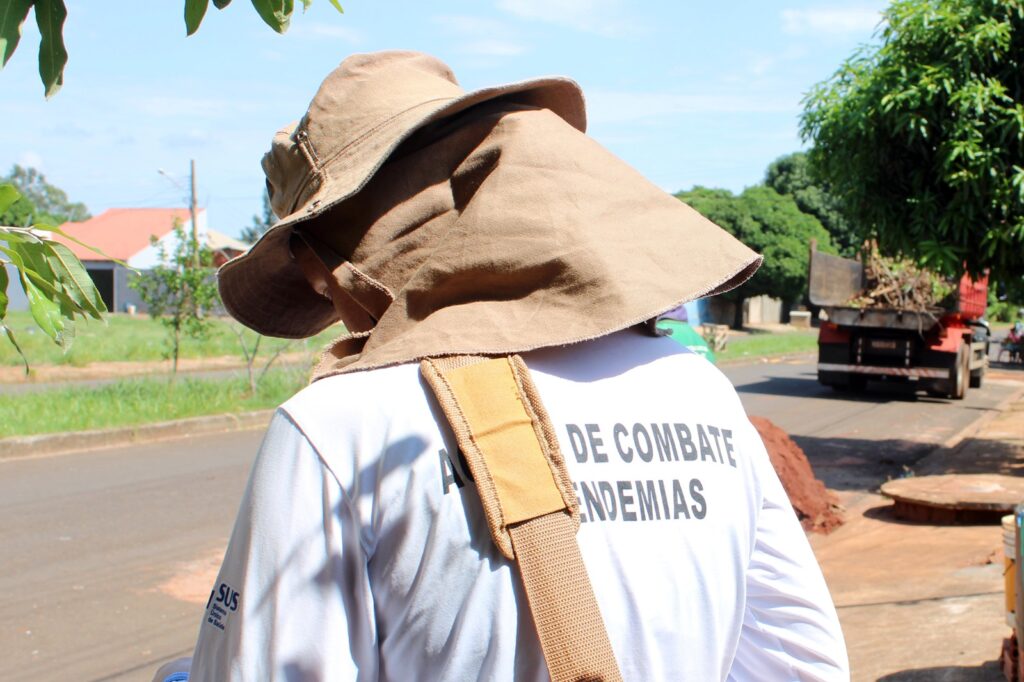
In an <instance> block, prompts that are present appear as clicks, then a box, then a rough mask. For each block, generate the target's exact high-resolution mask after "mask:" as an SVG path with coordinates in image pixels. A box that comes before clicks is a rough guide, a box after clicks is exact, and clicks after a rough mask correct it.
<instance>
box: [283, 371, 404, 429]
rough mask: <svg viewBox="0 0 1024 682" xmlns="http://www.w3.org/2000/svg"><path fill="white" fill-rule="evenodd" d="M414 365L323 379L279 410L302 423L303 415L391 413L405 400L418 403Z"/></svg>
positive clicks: (290, 399)
mask: <svg viewBox="0 0 1024 682" xmlns="http://www.w3.org/2000/svg"><path fill="white" fill-rule="evenodd" d="M419 376H420V375H419V365H418V364H416V363H410V364H404V365H396V366H394V367H384V368H381V369H371V370H366V371H362V372H352V373H349V374H337V375H334V376H329V377H325V378H323V379H319V380H317V381H314V382H313V383H311V384H309V385H308V386H306V387H305V388H303V389H302V390H300V391H299V392H298V393H296V394H295V395H293V396H292V397H291V398H289V399H288V400H287V401H285V402H284V404H282V405H281V409H282V410H284V411H285V412H287V413H288V414H290V415H292V417H293V418H294V419H296V420H302V418H303V417H304V416H305V415H307V414H317V413H320V412H322V411H323V410H325V409H326V410H329V411H331V412H332V413H334V414H338V413H342V412H344V413H347V414H364V415H365V414H369V413H372V412H379V411H381V410H384V409H394V408H395V407H397V406H399V405H401V404H402V403H403V402H404V401H407V400H420V401H421V400H422V399H423V389H422V385H421V383H420V379H419Z"/></svg>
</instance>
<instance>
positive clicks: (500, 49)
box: [459, 40, 526, 57]
mask: <svg viewBox="0 0 1024 682" xmlns="http://www.w3.org/2000/svg"><path fill="white" fill-rule="evenodd" d="M459 49H460V50H461V51H462V52H465V53H467V54H475V55H480V56H483V57H515V56H516V55H520V54H522V53H524V52H526V46H525V45H520V44H519V43H513V42H510V41H507V40H475V41H471V42H468V43H466V44H464V45H462V46H461V47H460V48H459Z"/></svg>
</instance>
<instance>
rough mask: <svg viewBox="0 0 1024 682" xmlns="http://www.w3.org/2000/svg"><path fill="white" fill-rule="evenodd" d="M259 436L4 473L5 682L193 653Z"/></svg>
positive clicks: (122, 672)
mask: <svg viewBox="0 0 1024 682" xmlns="http://www.w3.org/2000/svg"><path fill="white" fill-rule="evenodd" d="M261 437H262V434H260V433H257V432H242V433H235V434H227V435H224V434H221V435H216V436H204V437H202V438H195V439H183V440H177V441H173V442H164V443H157V444H150V445H144V446H135V447H129V448H119V449H112V450H105V451H99V452H90V453H80V454H74V455H65V456H60V457H49V458H38V459H28V460H18V461H8V462H3V463H0V519H2V522H0V547H2V548H3V552H2V555H0V652H3V661H2V662H0V678H2V679H4V680H9V681H11V682H15V681H20V680H26V681H27V680H32V681H33V682H37V681H38V682H41V681H43V680H83V681H84V680H146V681H148V680H149V679H150V678H151V677H152V675H153V673H154V672H155V670H156V668H157V666H158V663H159V662H161V661H163V660H166V659H168V658H174V657H177V656H180V655H188V654H189V653H190V652H191V646H192V644H193V643H194V641H195V633H196V630H197V628H198V626H199V617H200V613H201V609H202V607H203V605H204V604H205V603H206V597H207V595H208V594H209V590H210V587H211V585H212V582H213V579H214V577H215V571H216V566H217V565H218V564H219V562H220V559H221V558H222V556H223V553H224V545H225V542H226V540H227V537H228V534H229V533H230V531H231V524H232V522H233V519H234V516H235V512H236V511H237V508H238V501H239V499H240V497H241V493H242V490H243V488H244V486H245V479H246V474H247V471H248V468H249V465H250V463H251V461H252V456H253V453H254V452H255V451H256V448H257V447H258V445H259V442H260V438H261Z"/></svg>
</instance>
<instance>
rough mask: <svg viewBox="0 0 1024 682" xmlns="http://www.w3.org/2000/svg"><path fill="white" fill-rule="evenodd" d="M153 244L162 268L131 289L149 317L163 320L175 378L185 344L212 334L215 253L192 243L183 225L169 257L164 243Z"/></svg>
mask: <svg viewBox="0 0 1024 682" xmlns="http://www.w3.org/2000/svg"><path fill="white" fill-rule="evenodd" d="M153 243H154V244H155V245H157V247H158V252H159V256H160V264H159V265H157V266H156V267H154V268H151V269H149V270H146V271H145V272H142V273H140V274H139V276H138V277H136V278H135V279H134V280H133V281H132V282H131V284H130V286H131V287H132V288H133V289H135V290H136V291H137V292H139V297H140V298H141V299H142V300H143V302H144V303H145V304H146V306H147V307H148V308H149V315H150V317H152V318H154V319H157V320H160V323H161V324H162V325H163V326H164V328H165V329H166V330H167V332H168V348H167V357H169V358H170V359H171V363H172V364H171V373H172V375H173V376H176V375H177V373H178V358H179V357H180V356H181V342H182V340H183V339H184V338H186V337H187V338H194V339H202V338H204V337H205V336H206V334H207V333H208V332H209V328H210V320H209V315H210V311H211V309H212V308H213V306H214V305H215V304H216V302H217V284H216V280H215V277H214V269H213V252H212V251H210V249H209V247H207V246H205V245H203V244H196V243H195V242H193V241H192V239H191V238H190V237H189V236H188V235H186V234H185V230H184V228H182V226H181V223H180V222H177V223H175V225H174V247H173V249H172V251H171V252H170V253H168V252H167V249H166V248H165V247H164V244H163V243H162V242H157V240H155V239H154V240H153ZM197 249H198V254H197V251H196V250H197ZM197 263H198V265H197Z"/></svg>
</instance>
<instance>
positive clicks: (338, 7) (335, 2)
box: [331, 0, 345, 14]
mask: <svg viewBox="0 0 1024 682" xmlns="http://www.w3.org/2000/svg"><path fill="white" fill-rule="evenodd" d="M331 4H332V5H334V9H336V10H338V11H339V12H341V13H342V14H344V13H345V10H343V9H342V8H341V3H340V2H338V0H331Z"/></svg>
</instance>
